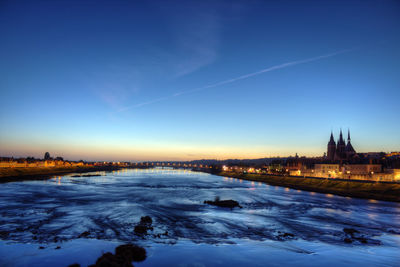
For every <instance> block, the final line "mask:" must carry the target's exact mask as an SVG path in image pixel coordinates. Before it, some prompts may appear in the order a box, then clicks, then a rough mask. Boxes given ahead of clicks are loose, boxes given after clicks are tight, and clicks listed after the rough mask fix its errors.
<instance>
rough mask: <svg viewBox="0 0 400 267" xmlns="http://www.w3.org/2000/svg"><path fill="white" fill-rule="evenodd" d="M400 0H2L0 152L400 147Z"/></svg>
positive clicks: (113, 156)
mask: <svg viewBox="0 0 400 267" xmlns="http://www.w3.org/2000/svg"><path fill="white" fill-rule="evenodd" d="M399 14H400V2H399V1H390V0H379V1H378V0H377V1H352V0H347V1H337V0H335V1H253V0H250V1H116V0H114V1H85V0H80V1H73V0H69V1H41V0H36V1H18V0H16V1H6V0H2V1H0V36H1V37H0V40H1V41H0V95H1V97H0V156H14V157H22V156H34V157H43V155H44V153H45V152H46V151H49V152H50V154H51V155H52V156H63V157H64V158H66V159H71V160H79V159H84V160H101V161H102V160H107V161H111V160H114V161H146V160H191V159H205V158H207V159H226V158H261V157H272V156H290V155H294V154H295V153H298V154H299V155H305V156H322V155H323V153H324V152H325V151H326V146H327V142H328V141H329V136H330V133H331V131H333V133H334V135H335V138H338V133H339V131H340V129H342V130H343V131H344V132H345V133H346V136H347V130H348V129H350V131H351V137H352V144H353V146H354V148H355V149H356V151H358V152H368V151H385V152H390V151H400V134H399V133H400V116H399V115H400V112H399V111H400V109H399V101H400V87H399V86H400V16H399Z"/></svg>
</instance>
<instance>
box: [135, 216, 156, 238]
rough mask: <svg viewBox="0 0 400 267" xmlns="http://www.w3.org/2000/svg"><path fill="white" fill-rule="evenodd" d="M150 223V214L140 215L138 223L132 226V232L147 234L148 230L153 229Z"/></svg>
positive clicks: (151, 221)
mask: <svg viewBox="0 0 400 267" xmlns="http://www.w3.org/2000/svg"><path fill="white" fill-rule="evenodd" d="M152 223H153V220H152V219H151V217H150V216H144V217H141V218H140V222H139V224H138V225H136V226H135V228H134V232H135V233H136V234H139V235H143V234H147V231H148V230H153V227H152V226H151V224H152Z"/></svg>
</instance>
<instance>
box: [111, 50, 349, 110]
mask: <svg viewBox="0 0 400 267" xmlns="http://www.w3.org/2000/svg"><path fill="white" fill-rule="evenodd" d="M353 50H355V48H352V49H345V50H340V51H337V52H334V53H330V54H326V55H322V56H318V57H312V58H307V59H302V60H297V61H291V62H286V63H283V64H279V65H275V66H272V67H269V68H266V69H262V70H259V71H256V72H253V73H249V74H245V75H242V76H239V77H236V78H232V79H229V80H225V81H221V82H217V83H213V84H209V85H206V86H202V87H198V88H194V89H191V90H186V91H181V92H178V93H175V94H172V95H169V96H165V97H160V98H156V99H153V100H149V101H147V102H143V103H139V104H136V105H133V106H130V107H125V108H122V109H120V110H119V112H121V111H126V110H129V109H132V108H138V107H142V106H146V105H150V104H153V103H157V102H160V101H163V100H167V99H170V98H172V97H177V96H181V95H185V94H190V93H194V92H198V91H203V90H205V89H209V88H214V87H218V86H221V85H225V84H230V83H234V82H237V81H240V80H244V79H247V78H250V77H253V76H257V75H260V74H263V73H267V72H270V71H274V70H279V69H284V68H288V67H292V66H296V65H300V64H304V63H309V62H313V61H318V60H321V59H325V58H330V57H334V56H337V55H340V54H344V53H347V52H350V51H353Z"/></svg>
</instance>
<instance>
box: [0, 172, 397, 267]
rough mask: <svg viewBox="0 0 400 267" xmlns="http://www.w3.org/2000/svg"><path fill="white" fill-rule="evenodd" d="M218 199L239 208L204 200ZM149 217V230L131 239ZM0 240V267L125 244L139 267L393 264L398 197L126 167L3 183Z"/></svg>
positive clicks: (73, 257) (87, 255) (87, 254)
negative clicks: (136, 253) (143, 254)
mask: <svg viewBox="0 0 400 267" xmlns="http://www.w3.org/2000/svg"><path fill="white" fill-rule="evenodd" d="M216 196H219V197H220V198H221V199H234V200H236V201H238V202H239V203H240V205H241V206H242V208H241V209H240V208H234V209H232V210H231V209H226V208H219V207H213V206H209V205H205V204H203V201H204V200H213V199H214V198H215V197H216ZM145 215H148V216H150V217H151V218H152V219H153V227H154V228H153V230H152V231H149V233H148V235H145V236H137V235H135V233H134V231H133V229H134V227H135V225H137V224H138V222H139V221H140V217H141V216H145ZM344 228H351V229H355V230H357V231H358V232H359V233H356V234H355V236H354V237H355V238H351V236H350V235H349V234H346V233H345V232H344V231H343V229H344ZM85 231H87V232H88V235H87V236H86V237H85V238H83V237H81V238H79V236H80V235H81V234H82V233H83V232H85ZM0 238H1V239H2V241H1V242H0V255H1V258H0V266H67V265H68V264H71V263H74V262H78V263H80V264H81V265H82V266H85V265H88V264H91V263H94V262H95V261H96V259H97V257H99V256H100V255H101V253H102V252H106V251H113V250H114V248H115V246H117V245H118V244H121V243H127V242H134V243H137V244H140V245H142V246H144V247H145V248H146V250H147V252H148V258H147V259H146V260H145V261H144V262H141V263H135V266H226V265H231V266H243V265H248V266H278V265H279V266H281V265H286V266H287V265H293V266H299V265H302V266H320V265H327V266H332V265H344V266H354V265H356V264H363V265H364V266H399V264H400V253H399V251H400V204H399V203H391V202H383V201H372V200H361V199H353V198H345V197H339V196H334V195H329V194H318V193H313V192H305V191H299V190H292V189H288V188H282V187H276V186H269V185H266V184H262V183H258V182H248V181H242V180H239V179H234V178H227V177H220V176H214V175H210V174H204V173H199V172H191V171H183V170H169V169H148V170H131V169H129V170H122V171H118V172H112V173H102V176H93V177H71V176H61V177H55V178H53V179H50V180H46V181H29V182H15V183H6V184H0ZM346 238H349V239H351V240H352V243H346V242H344V240H345V239H346ZM39 247H43V248H42V249H38V248H39ZM57 247H60V248H58V249H56V248H57Z"/></svg>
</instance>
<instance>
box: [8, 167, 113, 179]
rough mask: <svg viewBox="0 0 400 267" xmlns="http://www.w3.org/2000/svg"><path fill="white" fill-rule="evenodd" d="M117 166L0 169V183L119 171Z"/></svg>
mask: <svg viewBox="0 0 400 267" xmlns="http://www.w3.org/2000/svg"><path fill="white" fill-rule="evenodd" d="M120 169H121V167H117V166H85V167H47V168H0V183H8V182H17V181H27V180H46V179H49V178H50V177H52V176H54V175H64V174H69V173H86V172H95V171H113V170H120Z"/></svg>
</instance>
